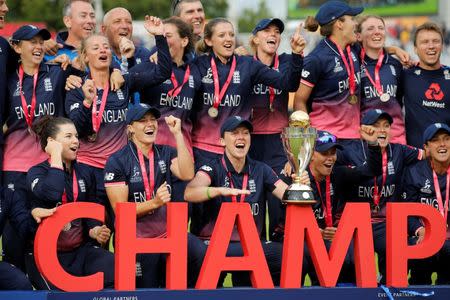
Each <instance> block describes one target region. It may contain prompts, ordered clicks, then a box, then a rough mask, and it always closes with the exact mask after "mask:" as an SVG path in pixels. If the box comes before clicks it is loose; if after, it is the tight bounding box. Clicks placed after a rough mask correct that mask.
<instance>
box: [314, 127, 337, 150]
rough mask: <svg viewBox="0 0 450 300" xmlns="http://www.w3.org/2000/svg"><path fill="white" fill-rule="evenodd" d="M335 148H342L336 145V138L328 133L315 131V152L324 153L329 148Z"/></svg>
mask: <svg viewBox="0 0 450 300" xmlns="http://www.w3.org/2000/svg"><path fill="white" fill-rule="evenodd" d="M333 147H336V149H339V150H342V149H343V148H342V146H341V145H339V144H338V143H337V138H336V136H335V135H332V134H331V133H329V132H328V131H322V130H318V131H317V138H316V145H315V147H314V149H315V150H316V151H317V152H325V151H328V150H330V149H331V148H333Z"/></svg>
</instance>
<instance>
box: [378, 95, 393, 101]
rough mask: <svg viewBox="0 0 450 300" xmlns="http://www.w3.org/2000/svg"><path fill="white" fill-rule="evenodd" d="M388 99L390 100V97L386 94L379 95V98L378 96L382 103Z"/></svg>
mask: <svg viewBox="0 0 450 300" xmlns="http://www.w3.org/2000/svg"><path fill="white" fill-rule="evenodd" d="M389 99H391V96H390V95H389V94H388V93H383V94H381V96H380V100H381V101H382V102H388V101H389Z"/></svg>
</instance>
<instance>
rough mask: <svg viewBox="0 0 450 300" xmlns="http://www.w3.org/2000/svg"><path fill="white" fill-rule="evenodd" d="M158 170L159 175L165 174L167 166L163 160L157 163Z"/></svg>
mask: <svg viewBox="0 0 450 300" xmlns="http://www.w3.org/2000/svg"><path fill="white" fill-rule="evenodd" d="M158 165H159V169H160V170H161V173H163V174H166V172H167V166H166V163H165V162H164V161H163V160H160V161H158Z"/></svg>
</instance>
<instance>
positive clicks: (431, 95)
mask: <svg viewBox="0 0 450 300" xmlns="http://www.w3.org/2000/svg"><path fill="white" fill-rule="evenodd" d="M444 96H445V95H444V92H443V91H442V89H441V86H440V85H439V83H432V84H430V87H429V88H428V89H427V90H426V91H425V98H427V100H428V101H427V100H423V102H422V105H423V106H427V107H434V108H445V103H444V102H436V101H442V100H443V99H444Z"/></svg>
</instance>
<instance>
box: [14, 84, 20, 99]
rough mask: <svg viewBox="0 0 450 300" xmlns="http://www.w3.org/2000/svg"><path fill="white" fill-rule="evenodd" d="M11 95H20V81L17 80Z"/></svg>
mask: <svg viewBox="0 0 450 300" xmlns="http://www.w3.org/2000/svg"><path fill="white" fill-rule="evenodd" d="M13 96H14V97H18V96H20V83H19V81H17V85H16V90H15V91H14V94H13Z"/></svg>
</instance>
